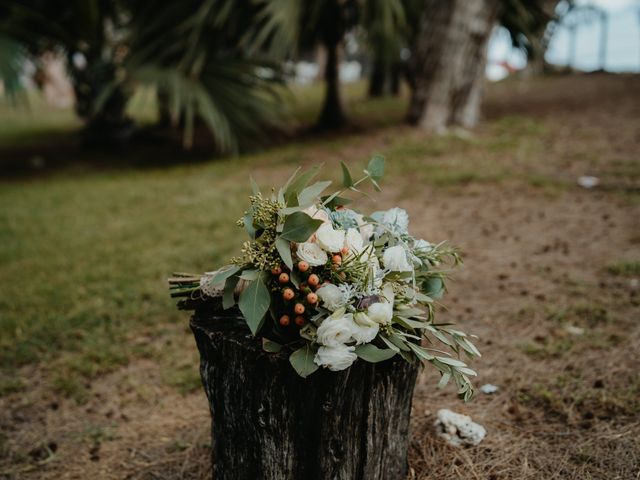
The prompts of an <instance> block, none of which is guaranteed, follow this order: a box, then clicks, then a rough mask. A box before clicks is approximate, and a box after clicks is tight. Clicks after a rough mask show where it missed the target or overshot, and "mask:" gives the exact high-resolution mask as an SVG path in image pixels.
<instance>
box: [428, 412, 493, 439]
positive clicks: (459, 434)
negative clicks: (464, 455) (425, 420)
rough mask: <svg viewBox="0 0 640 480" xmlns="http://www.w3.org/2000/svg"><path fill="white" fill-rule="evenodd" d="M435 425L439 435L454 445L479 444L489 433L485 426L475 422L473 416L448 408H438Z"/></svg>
mask: <svg viewBox="0 0 640 480" xmlns="http://www.w3.org/2000/svg"><path fill="white" fill-rule="evenodd" d="M434 425H435V427H436V431H437V433H438V436H439V437H442V438H444V439H445V440H446V442H447V443H448V444H449V445H452V446H454V447H461V446H470V445H478V444H479V443H480V442H481V441H482V439H484V437H485V436H486V435H487V431H486V430H485V428H484V427H483V426H482V425H480V424H477V423H475V422H473V421H472V420H471V417H469V416H467V415H461V414H459V413H455V412H452V411H451V410H447V409H446V408H444V409H442V410H438V419H437V420H436V421H435V423H434Z"/></svg>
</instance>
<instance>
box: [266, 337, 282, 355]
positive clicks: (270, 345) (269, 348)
mask: <svg viewBox="0 0 640 480" xmlns="http://www.w3.org/2000/svg"><path fill="white" fill-rule="evenodd" d="M262 349H263V350H264V351H265V352H269V353H278V352H279V351H280V350H282V345H280V344H279V343H278V342H274V341H273V340H269V339H268V338H263V339H262Z"/></svg>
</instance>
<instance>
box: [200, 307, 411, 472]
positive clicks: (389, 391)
mask: <svg viewBox="0 0 640 480" xmlns="http://www.w3.org/2000/svg"><path fill="white" fill-rule="evenodd" d="M191 329H192V330H193V333H194V335H195V338H196V343H197V345H198V349H199V351H200V358H201V361H200V373H201V377H202V382H203V386H204V390H205V392H206V394H207V398H208V400H209V407H210V410H211V418H212V471H213V474H212V476H213V478H214V479H215V480H222V479H224V480H245V479H246V480H249V479H250V480H256V479H264V480H276V479H304V480H329V479H332V480H335V479H344V480H347V479H348V480H358V479H362V480H364V479H367V480H382V479H402V478H405V477H406V475H407V469H408V465H407V448H408V443H409V417H410V413H411V399H412V394H413V388H414V385H415V381H416V375H417V369H418V367H417V365H411V364H408V363H406V362H405V361H404V360H402V359H401V358H394V359H392V360H389V361H386V362H382V363H378V364H370V363H367V362H364V361H361V360H358V361H357V362H356V363H355V364H354V365H352V366H351V368H349V369H347V370H345V371H342V372H330V371H326V370H318V371H317V372H315V373H314V374H312V375H310V376H309V377H308V378H307V379H303V378H301V377H299V376H298V375H297V374H296V372H295V371H294V370H293V368H292V367H291V366H290V364H289V362H288V358H287V356H288V354H286V353H279V354H273V353H266V352H264V351H263V350H262V347H261V342H260V339H257V338H253V337H252V336H251V335H250V334H249V332H248V330H247V329H246V327H245V326H244V324H243V320H242V318H241V317H239V315H238V314H237V313H230V314H225V315H221V314H220V313H219V312H217V313H216V312H215V311H212V310H211V309H210V308H207V307H201V308H199V309H198V310H196V312H195V315H194V316H193V318H192V320H191Z"/></svg>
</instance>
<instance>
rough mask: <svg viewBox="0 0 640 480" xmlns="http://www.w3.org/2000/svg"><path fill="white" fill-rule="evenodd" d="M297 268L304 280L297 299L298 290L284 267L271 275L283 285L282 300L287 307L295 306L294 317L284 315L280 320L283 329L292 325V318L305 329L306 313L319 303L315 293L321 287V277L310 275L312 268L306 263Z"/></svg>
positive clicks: (272, 271)
mask: <svg viewBox="0 0 640 480" xmlns="http://www.w3.org/2000/svg"><path fill="white" fill-rule="evenodd" d="M294 268H296V269H297V270H298V271H299V272H300V273H301V274H302V276H303V277H306V278H304V280H303V281H302V282H301V283H300V288H299V290H298V292H297V293H298V297H297V298H296V290H295V289H294V288H293V286H292V284H291V276H290V274H289V273H288V272H286V271H283V267H276V268H274V269H272V270H271V274H272V275H273V276H274V277H277V279H278V283H279V284H280V285H281V293H282V299H283V300H284V302H285V305H288V306H293V308H292V310H293V312H292V315H286V314H285V315H282V316H281V317H280V319H279V323H280V325H281V326H283V327H287V326H289V325H290V324H291V317H293V322H294V323H295V324H296V325H297V326H298V327H303V326H304V325H305V324H306V323H307V318H306V317H305V313H307V314H308V313H309V312H308V311H307V310H308V308H309V307H313V306H314V305H316V304H317V303H318V295H317V294H316V293H314V290H317V289H318V288H319V287H320V277H318V275H316V274H315V273H310V270H311V266H310V265H309V264H308V263H307V262H304V261H301V262H298V263H297V264H296V266H295V267H294Z"/></svg>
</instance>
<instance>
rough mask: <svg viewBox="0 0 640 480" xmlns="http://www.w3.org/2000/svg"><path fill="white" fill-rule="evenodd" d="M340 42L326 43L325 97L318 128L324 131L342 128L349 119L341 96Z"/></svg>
mask: <svg viewBox="0 0 640 480" xmlns="http://www.w3.org/2000/svg"><path fill="white" fill-rule="evenodd" d="M339 45H340V44H339V42H337V41H335V42H334V41H330V42H327V43H325V48H326V50H327V62H326V64H325V67H324V80H325V88H326V90H325V96H324V105H323V106H322V112H321V113H320V119H319V120H318V126H319V127H320V128H321V129H323V130H332V129H337V128H340V127H342V126H343V125H344V124H345V123H346V121H347V117H346V115H345V113H344V107H343V105H342V96H341V94H340V58H339Z"/></svg>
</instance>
